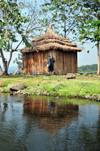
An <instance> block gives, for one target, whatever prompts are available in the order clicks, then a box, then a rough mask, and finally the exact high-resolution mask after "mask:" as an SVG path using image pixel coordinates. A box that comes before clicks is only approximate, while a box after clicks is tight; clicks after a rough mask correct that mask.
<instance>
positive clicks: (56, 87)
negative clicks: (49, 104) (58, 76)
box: [53, 83, 62, 91]
mask: <svg viewBox="0 0 100 151" xmlns="http://www.w3.org/2000/svg"><path fill="white" fill-rule="evenodd" d="M60 86H62V84H61V83H59V84H57V85H55V86H54V87H53V91H55V90H57V89H58V87H60Z"/></svg>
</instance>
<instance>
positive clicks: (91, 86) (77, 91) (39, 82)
mask: <svg viewBox="0 0 100 151" xmlns="http://www.w3.org/2000/svg"><path fill="white" fill-rule="evenodd" d="M18 82H20V83H22V84H24V85H25V86H26V88H25V89H24V90H18V91H14V92H12V91H10V87H11V85H14V84H16V83H18ZM0 92H1V93H9V94H11V95H17V94H22V95H35V96H36V95H37V96H51V97H56V98H65V97H66V98H76V99H85V100H90V101H96V102H100V76H97V75H95V74H89V75H88V74H87V75H79V74H75V78H73V79H67V75H49V76H46V75H31V76H28V75H27V76H26V75H17V76H8V77H7V76H2V77H1V76H0Z"/></svg>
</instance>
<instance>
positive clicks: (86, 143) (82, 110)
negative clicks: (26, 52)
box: [0, 95, 100, 151]
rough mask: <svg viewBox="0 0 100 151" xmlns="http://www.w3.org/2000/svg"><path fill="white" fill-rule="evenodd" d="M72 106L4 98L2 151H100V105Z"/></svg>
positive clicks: (0, 124) (46, 100)
mask: <svg viewBox="0 0 100 151" xmlns="http://www.w3.org/2000/svg"><path fill="white" fill-rule="evenodd" d="M69 102H70V103H67V101H66V103H64V104H62V103H59V102H58V101H53V100H52V101H50V98H46V97H45V98H41V97H25V98H24V97H22V96H18V97H17V96H9V95H6V96H4V95H3V96H0V151H80V150H81V151H94V150H97V151H98V150H100V104H96V103H91V102H87V103H85V104H84V105H83V104H81V105H78V104H77V105H74V104H72V103H71V102H72V101H71V100H70V101H69ZM73 102H74V101H73Z"/></svg>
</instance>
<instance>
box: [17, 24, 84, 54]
mask: <svg viewBox="0 0 100 151" xmlns="http://www.w3.org/2000/svg"><path fill="white" fill-rule="evenodd" d="M52 25H54V24H52ZM52 25H51V26H50V27H49V29H48V31H47V32H46V33H45V34H43V35H42V36H40V37H37V38H35V40H33V41H31V45H32V46H33V49H32V48H26V47H25V48H23V49H21V50H20V51H21V52H22V53H25V52H33V51H37V52H38V51H49V50H61V51H82V49H81V48H79V47H77V45H76V44H74V43H72V42H71V41H70V40H67V39H66V38H64V37H61V36H58V35H57V34H56V33H54V32H53V30H52Z"/></svg>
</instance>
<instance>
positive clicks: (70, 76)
mask: <svg viewBox="0 0 100 151" xmlns="http://www.w3.org/2000/svg"><path fill="white" fill-rule="evenodd" d="M75 77H76V76H75V74H74V73H67V75H66V78H67V79H75Z"/></svg>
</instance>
